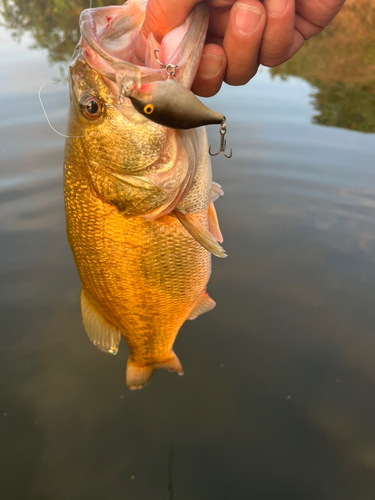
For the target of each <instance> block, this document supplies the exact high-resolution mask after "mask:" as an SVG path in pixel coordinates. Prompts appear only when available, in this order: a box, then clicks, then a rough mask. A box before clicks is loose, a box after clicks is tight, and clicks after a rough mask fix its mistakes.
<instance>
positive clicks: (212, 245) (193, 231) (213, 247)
mask: <svg viewBox="0 0 375 500" xmlns="http://www.w3.org/2000/svg"><path fill="white" fill-rule="evenodd" d="M174 214H175V215H176V217H177V219H178V220H179V221H180V223H181V224H182V225H183V226H184V228H185V229H186V231H187V232H188V233H189V234H190V235H191V236H192V237H193V238H194V239H195V240H196V241H197V242H198V243H199V244H200V245H202V247H203V248H205V249H206V250H208V251H209V252H210V253H212V254H213V255H216V257H220V258H222V259H225V257H228V256H227V254H226V253H225V250H224V249H223V248H222V247H221V246H220V245H219V243H218V242H217V241H216V240H215V238H214V237H213V236H212V234H211V233H210V232H209V231H208V230H207V229H206V228H205V227H204V226H203V225H202V224H201V223H200V222H199V221H198V220H197V219H195V218H194V216H193V215H189V214H183V213H182V212H179V211H178V210H175V211H174Z"/></svg>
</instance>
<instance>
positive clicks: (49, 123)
mask: <svg viewBox="0 0 375 500" xmlns="http://www.w3.org/2000/svg"><path fill="white" fill-rule="evenodd" d="M44 85H46V83H43V85H42V86H41V87H40V89H39V92H38V97H39V102H40V105H41V106H42V110H43V113H44V116H45V117H46V120H47V123H48V125H49V126H50V127H51V129H52V130H53V131H54V132H56V134H59V135H61V137H66V138H67V139H70V138H72V139H76V138H78V137H84V136H83V135H65V134H62V133H61V132H59V131H58V130H56V129H55V127H54V126H53V125H52V123H51V122H50V121H49V118H48V115H47V112H46V109H45V107H44V105H43V102H42V95H41V94H42V89H43V87H44ZM51 85H54V84H51Z"/></svg>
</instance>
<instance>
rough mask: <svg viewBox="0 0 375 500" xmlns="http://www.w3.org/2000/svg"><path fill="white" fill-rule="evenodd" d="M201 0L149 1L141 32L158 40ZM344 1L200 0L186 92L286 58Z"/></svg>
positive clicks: (235, 79) (232, 81)
mask: <svg viewBox="0 0 375 500" xmlns="http://www.w3.org/2000/svg"><path fill="white" fill-rule="evenodd" d="M200 1H201V0H176V1H173V0H149V2H148V4H147V8H146V17H145V22H144V30H145V32H146V34H148V33H150V32H152V33H154V36H155V38H156V39H157V40H158V41H159V42H160V41H161V39H162V38H163V37H164V36H165V35H166V34H167V33H168V32H169V31H171V30H172V29H174V28H176V27H177V26H180V25H181V24H183V23H184V22H185V19H186V18H187V16H188V15H189V12H190V11H191V9H192V8H193V7H194V6H195V5H196V4H198V3H199V2H200ZM344 1H345V0H263V3H261V2H260V1H258V0H237V1H236V0H206V2H207V4H208V7H209V13H210V21H209V26H208V33H207V38H206V45H205V46H204V48H203V52H202V57H201V61H200V63H199V67H198V72H197V76H196V78H195V81H194V83H193V88H192V90H193V91H194V92H195V93H196V94H198V95H200V96H203V97H210V96H212V95H214V94H216V93H217V92H218V91H219V90H220V87H221V84H222V82H223V81H225V82H226V83H228V84H229V85H244V84H245V83H247V82H248V81H249V80H250V79H251V78H253V76H254V75H255V74H256V72H257V70H258V66H259V64H263V65H264V66H270V67H273V66H277V65H279V64H281V63H282V62H284V61H287V60H288V59H290V58H291V57H293V55H294V54H295V53H296V52H297V51H298V50H299V49H300V48H301V47H302V45H303V43H304V41H305V40H307V39H308V38H310V37H312V36H313V35H316V34H317V33H319V32H320V31H322V30H323V29H324V28H325V27H326V26H328V24H329V23H330V22H331V21H332V19H333V18H334V17H335V16H336V14H337V13H338V11H339V10H340V8H341V7H342V5H343V3H344Z"/></svg>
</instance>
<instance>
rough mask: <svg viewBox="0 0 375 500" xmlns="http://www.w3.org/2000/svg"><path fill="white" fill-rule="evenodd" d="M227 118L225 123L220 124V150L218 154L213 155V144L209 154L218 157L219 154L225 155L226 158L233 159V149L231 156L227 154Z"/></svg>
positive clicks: (224, 119)
mask: <svg viewBox="0 0 375 500" xmlns="http://www.w3.org/2000/svg"><path fill="white" fill-rule="evenodd" d="M225 121H226V118H225V116H224V118H223V121H222V122H221V124H220V149H219V151H218V152H217V153H211V144H210V147H209V150H208V152H209V154H210V155H211V156H217V155H218V154H219V153H223V155H224V156H225V158H232V148H230V154H229V156H228V155H226V154H225V148H226V146H227V141H226V140H225V134H226V133H227V126H226V124H225Z"/></svg>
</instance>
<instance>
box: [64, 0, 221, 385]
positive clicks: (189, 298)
mask: <svg viewBox="0 0 375 500" xmlns="http://www.w3.org/2000/svg"><path fill="white" fill-rule="evenodd" d="M133 3H134V4H135V5H136V6H137V7H138V6H139V5H138V2H133ZM111 9H114V8H111ZM95 10H99V9H95ZM102 10H105V9H102ZM111 12H112V11H111ZM116 12H117V11H116ZM106 17H107V18H108V16H106ZM137 22H138V24H139V23H140V22H139V19H138V20H137ZM93 57H94V59H95V57H97V55H96V54H93V53H92V51H91V49H90V48H89V47H87V46H85V43H82V42H81V45H80V46H79V47H78V49H77V52H76V54H75V56H74V58H73V60H72V63H71V66H70V85H71V106H70V116H69V126H68V135H69V139H67V142H66V148H65V163H64V192H65V208H66V221H67V233H68V240H69V244H70V246H71V249H72V251H73V255H74V259H75V263H76V266H77V268H78V272H79V276H80V279H81V283H82V295H81V307H82V315H83V322H84V326H85V329H86V331H87V333H88V335H89V337H90V338H91V340H92V341H93V342H94V344H95V345H97V346H98V347H99V348H100V349H102V350H104V351H106V352H111V353H114V354H115V353H116V352H117V350H118V345H119V341H120V338H121V335H122V336H123V337H124V338H125V340H126V342H127V344H128V346H129V348H130V356H129V361H128V367H127V376H126V379H127V384H128V386H129V387H131V388H140V387H142V386H143V385H145V384H146V383H147V382H148V381H149V380H150V378H151V376H152V373H153V370H154V369H155V368H158V367H163V368H168V369H170V370H171V371H177V372H178V373H180V374H182V367H181V364H180V362H179V360H178V358H177V357H176V355H175V354H174V352H173V343H174V340H175V338H176V335H177V333H178V331H179V329H180V327H181V326H182V324H183V323H184V321H185V320H186V319H187V318H189V317H190V318H194V317H196V316H197V315H198V314H201V313H202V312H205V311H208V310H210V309H212V307H214V305H215V303H214V301H213V300H212V299H210V298H209V297H208V295H207V294H206V293H205V289H206V285H207V282H208V280H209V277H210V272H211V255H210V252H209V251H208V250H207V249H206V248H210V246H209V244H210V242H208V243H207V244H204V245H203V246H202V244H200V243H198V241H199V238H200V237H202V239H203V240H204V239H205V238H206V237H207V238H208V240H209V238H210V233H209V231H208V230H210V231H211V233H212V234H213V235H214V236H216V239H219V240H220V231H219V229H218V226H217V219H216V214H215V212H214V208H213V203H212V200H213V199H214V198H215V197H216V196H218V195H219V194H220V190H219V188H218V187H216V188H214V193H216V194H214V195H213V194H212V193H213V190H212V178H211V165H210V160H209V157H208V145H207V139H206V133H205V130H204V128H199V129H193V130H183V131H178V130H172V129H167V128H165V127H163V126H161V125H158V124H156V123H153V122H151V121H150V120H148V119H147V118H145V117H144V116H142V115H141V114H140V113H138V112H137V111H136V110H135V109H134V107H133V106H132V104H131V103H130V102H128V101H129V100H126V102H121V101H120V100H119V98H118V89H117V87H116V85H115V84H114V83H113V81H111V80H110V79H108V78H107V77H106V76H103V73H102V72H101V71H100V69H102V67H103V65H105V64H107V63H106V61H104V62H103V61H99V62H98V61H97V60H94V63H93V62H92V59H93ZM90 58H91V59H90ZM95 64H97V67H95ZM176 215H177V216H176ZM181 221H182V222H181ZM183 224H184V225H183ZM186 228H188V230H187V229H186ZM189 228H190V229H189ZM188 231H190V232H188ZM192 234H193V235H194V237H193V236H192ZM211 238H212V237H211ZM197 239H198V241H197ZM211 244H213V245H214V244H215V242H212V241H211ZM205 247H206V248H205ZM219 248H220V247H219Z"/></svg>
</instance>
